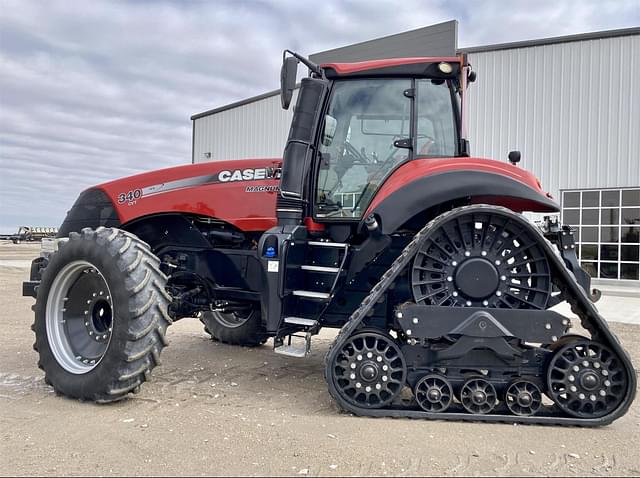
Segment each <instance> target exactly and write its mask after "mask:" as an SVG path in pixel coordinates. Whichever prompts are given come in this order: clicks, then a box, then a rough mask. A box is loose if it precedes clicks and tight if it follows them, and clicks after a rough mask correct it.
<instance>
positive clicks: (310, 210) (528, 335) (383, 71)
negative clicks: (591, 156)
mask: <svg viewBox="0 0 640 478" xmlns="http://www.w3.org/2000/svg"><path fill="white" fill-rule="evenodd" d="M283 60H284V61H283V67H282V72H281V85H282V91H281V97H282V104H283V107H284V108H288V106H289V103H290V101H291V98H292V93H293V90H294V88H295V83H296V71H297V68H298V65H299V63H300V62H301V63H303V64H304V65H306V66H307V67H308V69H309V75H308V77H306V78H304V79H302V81H301V85H300V89H299V95H298V99H297V105H296V108H295V112H294V116H293V122H292V125H291V130H290V133H289V138H288V141H287V144H286V148H285V150H284V159H282V160H281V159H255V160H241V161H216V162H210V163H204V164H194V165H188V166H180V167H175V168H170V169H164V170H160V171H154V172H150V173H146V174H140V175H137V176H132V177H129V178H124V179H120V180H117V181H112V182H109V183H105V184H101V185H98V186H95V187H92V188H90V189H88V190H86V191H84V192H83V193H82V194H80V197H79V198H78V200H77V201H76V203H75V204H74V205H73V207H72V208H71V210H70V211H69V212H68V214H67V217H66V219H65V221H64V223H63V224H62V226H61V228H60V230H59V234H58V236H57V238H56V239H55V240H50V241H45V242H44V244H43V253H42V254H41V257H39V258H38V259H36V260H35V261H34V262H33V265H32V269H31V278H30V281H29V282H25V283H24V291H23V293H24V295H31V296H33V297H35V298H36V304H35V306H34V311H35V323H34V325H33V330H34V331H35V335H36V343H35V348H36V350H37V351H38V353H39V355H40V360H39V365H40V367H41V368H42V369H43V370H44V372H45V379H46V381H47V383H49V384H50V385H52V386H53V388H54V389H55V390H56V391H58V392H59V393H61V394H64V395H67V396H70V397H75V398H79V399H85V400H93V401H97V402H110V401H114V400H118V399H122V398H123V397H125V396H126V395H127V394H128V393H129V392H131V391H134V390H136V389H137V388H138V387H139V386H140V385H141V384H142V383H143V382H144V381H145V380H147V379H148V378H149V374H150V372H151V370H152V369H153V368H154V367H155V366H156V365H158V363H159V356H160V352H161V351H162V349H163V347H164V346H165V345H166V340H165V332H166V329H167V327H168V326H169V325H170V324H171V323H172V322H173V321H176V320H179V319H182V318H185V317H195V318H199V319H200V320H201V321H202V322H203V323H204V326H205V329H206V331H207V332H208V333H209V334H210V335H211V336H212V337H213V338H214V339H216V340H219V341H221V342H225V343H229V344H236V345H244V346H257V345H261V344H263V343H265V342H266V341H267V340H268V339H269V338H272V339H273V344H274V349H275V352H277V353H281V354H286V355H291V356H296V357H304V356H305V355H306V354H307V353H308V352H309V349H310V346H311V339H312V337H313V336H314V335H315V334H317V333H318V332H319V330H320V329H321V328H322V327H331V328H339V329H341V332H340V334H339V335H338V336H337V338H336V339H335V342H334V343H333V345H332V346H331V348H330V350H329V351H328V353H327V356H326V369H325V376H326V380H327V384H328V387H329V392H330V394H331V396H332V397H333V398H334V399H335V400H336V402H337V403H338V404H339V405H340V406H341V407H342V408H343V409H345V410H347V411H349V412H351V413H354V414H356V415H369V416H394V417H397V416H404V417H414V418H438V419H461V420H465V419H471V420H488V421H496V420H497V421H513V422H529V423H531V422H535V423H553V424H572V425H602V424H606V423H609V422H611V421H612V420H614V419H616V418H618V417H620V416H621V415H623V414H624V413H625V412H626V411H627V410H628V408H629V406H630V404H631V402H632V400H633V398H634V395H635V390H636V375H635V372H634V370H633V367H632V364H631V362H630V360H629V357H628V355H627V353H626V352H625V351H624V350H623V348H622V347H621V346H620V343H619V342H618V340H617V339H616V337H615V336H614V335H613V334H612V333H611V331H610V330H609V328H608V326H607V324H606V322H605V320H604V319H603V318H602V317H601V316H600V315H599V313H598V311H597V309H596V308H595V307H594V305H593V301H594V300H595V299H597V294H596V291H593V292H592V291H591V289H590V278H589V276H588V275H587V274H586V273H585V272H584V271H583V270H582V269H581V268H580V266H579V264H578V262H577V259H576V254H575V246H574V241H573V235H572V232H571V230H570V229H569V228H568V227H563V226H560V225H558V223H557V222H552V221H551V220H549V219H547V220H546V222H545V223H544V224H543V227H538V226H536V225H534V224H533V223H532V222H530V221H529V220H528V219H527V218H526V217H525V216H524V215H523V214H522V213H523V212H525V211H532V212H537V213H556V212H558V205H557V204H556V203H555V202H554V201H553V200H552V198H551V197H550V195H548V194H546V193H545V192H544V190H543V189H542V188H541V186H540V183H539V182H538V180H537V179H536V178H535V176H533V175H532V174H531V173H529V172H527V171H524V170H522V169H520V168H518V167H517V166H516V163H517V162H518V161H519V159H520V158H519V153H518V152H512V153H511V154H510V155H509V159H510V162H511V163H512V164H509V163H507V162H499V161H493V160H488V159H480V158H472V157H470V155H469V143H468V141H467V140H466V139H465V132H464V130H465V128H464V121H465V116H466V115H465V114H464V107H465V104H466V93H465V92H466V89H467V85H468V83H469V82H471V81H473V80H475V74H474V73H473V72H472V70H471V67H470V65H469V64H468V63H467V62H466V58H465V57H464V56H461V57H451V58H405V59H392V60H377V61H367V62H361V63H350V64H347V63H331V64H324V65H316V64H314V63H312V62H311V61H309V60H308V59H306V58H304V57H302V56H300V55H298V54H296V53H293V52H290V51H288V50H287V51H285V53H284V58H283ZM562 301H567V302H568V303H569V304H570V305H571V307H572V309H573V311H574V312H575V313H576V314H577V315H578V316H579V317H580V322H581V325H582V327H584V329H586V331H587V332H586V335H585V336H580V335H574V334H570V333H569V331H570V327H571V323H570V321H569V320H568V319H567V318H566V317H564V316H562V315H560V314H558V313H556V312H554V311H552V310H550V308H551V307H553V306H554V305H556V304H558V303H560V302H562Z"/></svg>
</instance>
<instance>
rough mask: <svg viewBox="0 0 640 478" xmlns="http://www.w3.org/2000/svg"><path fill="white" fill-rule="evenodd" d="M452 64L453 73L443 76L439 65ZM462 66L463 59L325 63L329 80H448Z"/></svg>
mask: <svg viewBox="0 0 640 478" xmlns="http://www.w3.org/2000/svg"><path fill="white" fill-rule="evenodd" d="M442 62H445V63H450V64H451V66H452V67H453V71H452V72H451V73H449V74H443V73H442V72H441V71H440V70H439V69H438V66H437V65H438V64H439V63H442ZM461 65H462V57H457V56H447V57H414V58H389V59H384V60H369V61H359V62H354V63H323V64H321V65H320V66H321V67H322V68H323V69H324V71H325V74H326V76H327V78H337V77H372V76H426V77H430V78H445V77H446V78H448V77H452V76H456V75H457V74H458V73H459V71H460V66H461Z"/></svg>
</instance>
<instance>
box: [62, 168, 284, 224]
mask: <svg viewBox="0 0 640 478" xmlns="http://www.w3.org/2000/svg"><path fill="white" fill-rule="evenodd" d="M281 165H282V160H281V159H278V158H269V159H244V160H233V161H215V162H208V163H201V164H190V165H185V166H177V167H173V168H167V169H160V170H157V171H151V172H148V173H142V174H137V175H135V176H129V177H126V178H121V179H117V180H115V181H110V182H107V183H103V184H99V185H97V186H95V187H92V188H89V189H87V190H86V191H84V192H83V193H82V194H81V195H80V197H79V198H78V200H77V201H76V203H75V204H74V206H73V207H72V208H71V210H70V211H69V212H68V213H67V217H66V219H65V221H64V223H63V225H62V227H61V228H60V232H59V236H60V237H64V236H67V235H68V234H69V232H72V231H79V230H80V229H82V228H83V227H98V226H121V225H124V224H127V223H130V222H132V221H134V220H136V219H139V218H142V217H147V216H152V215H157V214H166V213H188V214H195V215H201V216H207V217H212V218H216V219H219V220H222V221H225V222H228V223H230V224H233V225H234V226H236V227H237V228H239V229H241V230H244V231H264V230H267V229H269V228H270V227H272V226H274V225H275V224H276V219H275V203H276V198H277V193H278V191H279V182H280V179H279V178H280V167H281Z"/></svg>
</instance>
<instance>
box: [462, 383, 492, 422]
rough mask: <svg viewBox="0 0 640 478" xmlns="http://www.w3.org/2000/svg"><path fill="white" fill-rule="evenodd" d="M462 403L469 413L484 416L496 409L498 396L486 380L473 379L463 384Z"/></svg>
mask: <svg viewBox="0 0 640 478" xmlns="http://www.w3.org/2000/svg"><path fill="white" fill-rule="evenodd" d="M460 402H461V403H462V406H463V407H464V408H465V410H466V411H468V412H469V413H473V414H481V415H484V414H486V413H489V412H491V411H492V410H493V409H494V408H495V407H496V404H497V403H498V394H497V393H496V389H495V388H494V386H493V385H491V383H489V382H488V381H487V380H485V379H484V378H480V377H472V378H470V379H468V380H467V381H466V382H464V383H463V384H462V388H461V389H460Z"/></svg>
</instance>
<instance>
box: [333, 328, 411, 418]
mask: <svg viewBox="0 0 640 478" xmlns="http://www.w3.org/2000/svg"><path fill="white" fill-rule="evenodd" d="M327 367H328V370H327V372H328V373H327V378H328V379H329V380H331V384H330V386H331V385H333V386H334V387H335V391H336V392H337V393H338V394H340V396H341V397H342V398H343V399H344V400H346V401H347V402H349V403H350V404H352V405H356V406H358V407H365V408H382V407H384V406H386V405H388V404H390V403H391V402H392V401H393V399H394V398H396V396H398V394H399V393H400V391H401V390H402V388H403V387H404V383H405V380H406V376H407V367H406V363H405V359H404V355H403V354H402V351H401V350H400V348H399V347H398V345H397V344H396V343H395V340H394V339H393V338H392V337H390V336H389V335H386V334H382V333H380V332H377V331H363V332H360V333H357V334H355V335H353V336H352V337H350V338H349V339H348V340H347V341H346V342H345V344H344V345H343V346H342V348H341V350H340V352H339V353H338V354H337V355H336V356H335V359H334V360H333V361H332V362H331V363H328V364H327Z"/></svg>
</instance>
